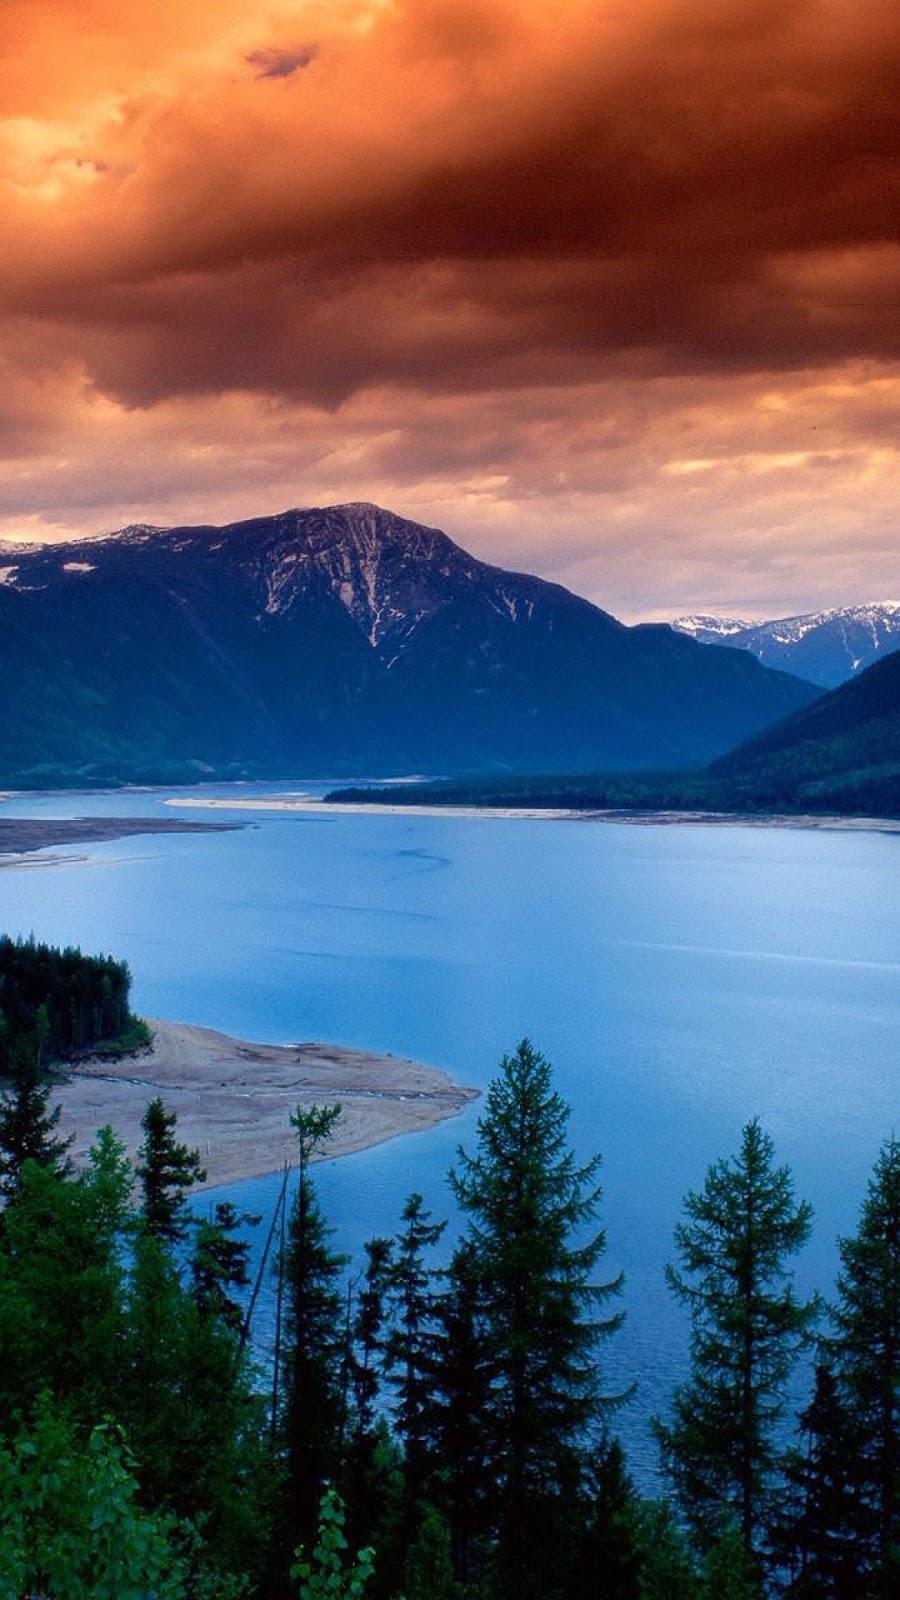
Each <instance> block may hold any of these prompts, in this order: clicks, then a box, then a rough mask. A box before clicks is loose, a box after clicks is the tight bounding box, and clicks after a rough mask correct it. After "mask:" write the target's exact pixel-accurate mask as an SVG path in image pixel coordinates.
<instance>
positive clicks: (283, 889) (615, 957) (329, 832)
mask: <svg viewBox="0 0 900 1600" xmlns="http://www.w3.org/2000/svg"><path fill="white" fill-rule="evenodd" d="M273 790H274V786H262V785H261V786H255V788H254V789H253V790H248V789H242V790H241V791H240V792H241V793H242V794H244V795H246V794H248V793H254V792H260V793H264V792H270V791H273ZM208 792H210V793H214V794H224V795H228V794H229V793H231V794H233V793H235V792H236V791H228V790H210V791H208ZM191 793H192V795H193V794H196V791H191ZM163 798H164V797H162V796H160V795H158V794H129V795H123V794H121V793H119V794H96V795H50V796H36V797H29V798H19V799H17V800H15V801H13V802H9V803H8V804H7V805H6V806H5V808H4V809H5V811H6V813H7V814H20V815H39V814H50V815H60V816H70V815H74V816H78V815H86V814H89V813H90V814H93V813H96V812H106V813H112V814H115V815H123V814H126V813H128V814H134V813H140V814H147V813H151V814H163V815H169V816H171V815H172V812H171V810H170V809H169V808H164V807H163V804H162V801H163ZM185 814H186V815H189V816H191V817H192V818H194V819H198V818H203V817H204V816H206V817H209V818H210V819H212V818H213V817H214V818H215V820H230V819H231V815H232V814H231V813H228V814H227V815H226V814H225V813H221V812H219V813H203V812H197V811H191V812H190V813H185ZM233 819H234V820H235V821H240V822H242V823H245V824H248V825H246V826H244V827H242V828H241V830H240V831H237V832H233V833H221V834H210V835H205V836H203V837H200V836H197V835H194V836H191V835H176V834H173V835H167V836H160V837H156V838H154V837H148V838H133V839H126V840H119V841H114V842H111V843H107V844H101V845H96V846H91V847H78V849H77V852H76V851H73V852H71V853H72V854H77V855H78V856H82V857H84V858H85V859H81V860H73V861H70V862H69V863H63V864H61V865H58V866H55V867H53V868H52V869H47V870H40V869H34V868H32V867H27V866H22V867H14V868H12V869H6V870H3V871H2V872H0V898H2V917H0V925H2V927H3V929H4V930H5V931H8V932H10V933H13V934H16V933H24V934H27V933H29V932H32V931H33V932H34V933H35V935H36V936H37V937H39V938H41V939H47V940H50V941H51V942H54V943H63V944H65V943H77V944H80V945H81V946H82V947H83V948H84V949H86V950H110V951H112V952H113V953H114V954H115V955H116V956H118V957H124V958H125V959H127V960H128V962H129V963H130V965H131V968H132V972H133V975H134V1004H135V1006H136V1008H137V1009H138V1010H139V1011H142V1012H144V1013H145V1014H148V1015H151V1016H153V1015H156V1016H166V1017H171V1018H174V1019H178V1020H184V1021H191V1022H197V1023H203V1024H206V1025H208V1026H212V1027H216V1028H221V1029H223V1030H224V1031H226V1032H229V1033H234V1034H237V1035H240V1036H243V1037H245V1038H250V1039H259V1040H269V1041H273V1042H291V1041H293V1040H298V1039H315V1038H318V1039H323V1040H332V1041H334V1042H336V1043H340V1044H348V1045H356V1046H360V1047H363V1048H370V1049H375V1050H390V1051H394V1052H396V1053H398V1054H404V1055H408V1056H412V1057H414V1058H417V1059H419V1060H422V1061H426V1062H431V1063H433V1064H435V1065H437V1066H441V1067H444V1068H446V1069H447V1070H448V1071H450V1072H451V1073H452V1074H453V1075H454V1076H455V1077H456V1078H457V1079H458V1080H459V1081H461V1082H464V1083H471V1084H475V1085H479V1086H484V1085H485V1084H486V1083H487V1082H488V1080H489V1078H490V1077H491V1074H492V1072H493V1069H494V1067H495V1065H496V1062H497V1060H498V1058H499V1057H500V1055H501V1054H502V1053H503V1052H504V1051H508V1050H511V1049H513V1048H514V1047H515V1045H516V1043H517V1042H518V1040H519V1039H520V1038H522V1036H523V1035H528V1036H529V1037H530V1038H531V1039H532V1040H533V1042H534V1043H535V1044H536V1045H537V1046H538V1047H539V1048H540V1049H541V1050H542V1051H543V1052H544V1053H545V1055H547V1056H549V1057H550V1059H551V1060H552V1061H553V1063H554V1066H555V1068H556V1079H557V1083H558V1087H559V1088H560V1090H561V1092H562V1093H563V1095H564V1096H565V1097H566V1099H567V1100H568V1102H569V1103H570V1105H571V1106H572V1107H573V1113H574V1114H573V1118H572V1124H571V1132H572V1140H573V1143H574V1145H575V1147H576V1149H577V1150H578V1152H579V1153H580V1154H582V1155H583V1156H584V1157H587V1156H589V1155H591V1154H592V1153H593V1152H594V1151H595V1150H598V1149H599V1150H600V1151H602V1154H603V1179H604V1204H603V1222H604V1225H605V1228H606V1233H607V1240H608V1251H607V1263H608V1268H609V1272H610V1274H613V1273H615V1272H616V1271H618V1270H619V1268H620V1267H623V1268H624V1270H625V1274H626V1280H627V1282H626V1290H625V1297H624V1304H625V1306H626V1308H627V1311H628V1320H627V1323H626V1327H625V1329H624V1330H623V1332H622V1333H621V1334H619V1335H617V1336H616V1338H615V1341H614V1342H613V1343H612V1344H610V1345H609V1346H608V1347H607V1354H606V1370H607V1372H608V1374H609V1380H610V1387H611V1388H616V1387H622V1386H626V1385H627V1384H628V1383H630V1382H631V1381H632V1380H633V1379H634V1378H635V1377H640V1384H639V1389H638V1394H637V1396H636V1398H635V1400H634V1401H633V1402H632V1403H631V1405H630V1406H629V1408H628V1409H627V1410H626V1411H625V1412H623V1414H622V1417H621V1429H622V1432H623V1435H624V1436H625V1437H626V1439H627V1442H628V1444H629V1447H630V1450H631V1454H632V1460H633V1464H634V1465H635V1466H636V1467H637V1469H638V1471H639V1473H640V1474H641V1475H646V1474H647V1472H648V1471H649V1470H650V1466H651V1464H652V1459H653V1452H652V1446H650V1445H648V1444H647V1442H646V1438H645V1434H644V1431H643V1430H644V1423H645V1419H646V1417H647V1416H648V1415H649V1414H650V1413H651V1412H652V1411H653V1410H658V1409H660V1408H664V1406H665V1403H666V1396H667V1394H668V1392H669V1389H670V1387H671V1383H672V1382H673V1381H674V1380H675V1379H676V1378H677V1377H678V1375H679V1374H680V1372H681V1371H682V1370H683V1363H684V1351H685V1345H686V1330H685V1327H684V1323H683V1317H682V1314H681V1312H680V1311H679V1310H678V1309H677V1308H675V1307H673V1306H671V1305H670V1304H669V1302H668V1298H667V1295H666V1290H665V1287H664V1284H663V1278H662V1267H663V1263H664V1262H665V1260H667V1259H671V1254H672V1252H671V1235H672V1229H673V1227H674V1224H675V1222H676V1221H677V1220H678V1217H679V1212H680V1205H681V1200H682V1197H683V1195H684V1193H685V1191H686V1190H687V1189H688V1188H690V1187H697V1186H699V1185H700V1184H701V1183H702V1181H703V1176H704V1173H705V1169H706V1167H707V1165H708V1164H709V1163H710V1162H711V1161H713V1160H715V1159H717V1158H719V1157H720V1156H726V1155H730V1154H732V1153H733V1152H734V1151H735V1149H736V1148H737V1145H738V1142H739V1138H740V1130H741V1127H742V1125H743V1124H744V1122H746V1121H747V1119H748V1118H750V1117H751V1116H754V1115H759V1116H760V1117H761V1118H762V1120H763V1123H764V1125H765V1127H766V1128H767V1130H768V1131H769V1132H770V1133H771V1135H772V1137H773V1138H774V1140H775V1143H776V1148H777V1152H778V1155H779V1158H780V1159H782V1160H783V1161H785V1162H787V1163H789V1164H790V1165H791V1167H792V1169H793V1172H794V1176H795V1181H796V1186H797V1190H798V1193H799V1194H801V1195H802V1196H804V1197H805V1198H808V1199H809V1200H811V1202H812V1203H813V1205H814V1207H815V1211H816V1224H815V1234H814V1239H813V1242H812V1244H811V1246H810V1247H809V1248H808V1250H807V1251H806V1252H805V1254H804V1256H803V1258H802V1260H801V1262H800V1263H799V1266H798V1279H799V1281H800V1282H801V1284H802V1286H803V1287H804V1288H812V1287H818V1288H821V1289H823V1290H825V1291H826V1292H827V1291H828V1289H829V1287H830V1284H831V1280H832V1275H833V1269H834V1259H835V1252H834V1238H835V1235H836V1233H838V1232H839V1231H840V1232H849V1231H852V1229H853V1228H854V1226H855V1219H856V1215H857V1211H858V1206H859V1203H860V1200H861V1197H862V1193H863V1190H864V1187H865V1183H866V1178H867V1174H868V1172H869V1170H870V1168H871V1165H872V1163H873V1161H874V1159H875V1156H876V1154H877V1151H878V1147H879V1144H880V1142H881V1140H882V1139H883V1138H884V1137H886V1136H887V1135H888V1134H889V1133H890V1132H891V1131H892V1129H896V1127H897V1125H898V1122H900V982H898V979H900V938H898V934H900V872H898V860H900V857H898V851H900V837H891V836H886V835H879V834H877V833H863V834H851V833H840V832H813V831H804V830H799V829H779V828H749V827H740V826H734V827H719V826H716V827H704V826H683V827H666V826H628V825H605V824H602V825H601V824H592V823H585V822H581V823H577V822H576V823H571V822H549V821H543V822H527V821H521V820H519V821H516V820H512V821H497V820H493V819H484V818H478V819H471V818H455V817H452V816H438V817H410V816H399V817H384V816H358V815H357V816H338V815H324V816H322V815H308V816H303V817H298V816H284V815H278V814H275V813H256V814H248V813H234V814H233ZM66 853H67V852H64V851H56V852H54V854H56V855H65V854H66ZM477 1115H478V1108H477V1107H475V1108H474V1109H473V1110H471V1111H468V1112H467V1113H465V1115H464V1116H463V1117H461V1118H459V1119H457V1120H455V1121H454V1122H451V1123H449V1124H445V1125H444V1126H443V1127H441V1128H439V1129H437V1130H435V1131H433V1132H430V1133H426V1134H422V1135H416V1136H414V1137H412V1138H407V1139H404V1140H402V1141H396V1142H394V1143H392V1144H390V1145H386V1146H382V1147H380V1148H378V1149H376V1150H373V1151H368V1152H365V1153H363V1154H362V1155H360V1156H356V1157H352V1158H349V1159H346V1160H343V1161H339V1162H332V1163H328V1164H327V1165H325V1166H323V1167H321V1168H320V1169H319V1173H320V1178H319V1182H320V1186H321V1193H322V1197H323V1200H324V1202H325V1205H326V1207H327V1208H328V1210H329V1212H330V1214H331V1216H332V1218H333V1219H334V1221H335V1223H336V1224H337V1228H338V1233H337V1238H336V1241H335V1242H336V1244H337V1245H338V1246H339V1247H341V1248H344V1249H347V1250H350V1251H353V1250H357V1249H359V1247H360V1245H361V1243H362V1240H363V1238H365V1237H368V1236H369V1235H370V1234H373V1233H376V1232H392V1231H394V1228H395V1226H396V1221H397V1216H398V1213H399V1209H400V1206H401V1204H402V1201H403V1198H404V1197H405V1196H406V1194H408V1193H409V1192H410V1191H411V1190H412V1189H414V1188H418V1189H421V1190H422V1191H423V1193H425V1195H426V1197H427V1198H428V1199H429V1200H430V1202H431V1204H432V1205H433V1206H434V1208H435V1210H436V1211H438V1212H440V1213H441V1214H446V1212H447V1211H448V1210H449V1200H448V1197H447V1192H446V1188H445V1185H444V1178H443V1175H444V1173H445V1172H446V1169H447V1167H448V1166H449V1164H450V1163H451V1162H452V1160H453V1156H454V1152H455V1149H456V1145H457V1143H458V1142H459V1141H460V1140H462V1141H463V1142H464V1143H467V1144H471V1142H472V1138H473V1133H474V1127H475V1122H476V1119H477ZM274 1191H275V1185H274V1184H273V1182H271V1181H269V1182H265V1183H261V1184H254V1185H244V1186H241V1193H240V1194H237V1195H235V1196H234V1197H235V1198H236V1199H238V1200H239V1201H241V1202H243V1203H244V1204H245V1205H248V1206H249V1207H250V1208H251V1209H257V1210H264V1209H265V1208H266V1207H267V1206H270V1205H271V1203H272V1201H273V1199H274Z"/></svg>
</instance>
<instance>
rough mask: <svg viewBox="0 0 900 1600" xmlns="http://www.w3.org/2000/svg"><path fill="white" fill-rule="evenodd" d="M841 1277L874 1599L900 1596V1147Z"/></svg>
mask: <svg viewBox="0 0 900 1600" xmlns="http://www.w3.org/2000/svg"><path fill="white" fill-rule="evenodd" d="M840 1255H841V1265H842V1271H841V1273H840V1276H839V1278H838V1301H837V1306H836V1308H835V1310H834V1312H833V1321H834V1325H835V1336H834V1338H833V1339H832V1340H831V1341H829V1344H830V1349H831V1352H832V1357H833V1360H834V1362H835V1367H836V1372H837V1376H838V1382H839V1386H840V1390H841V1393H842V1395H843V1397H844V1399H845V1404H846V1406H847V1408H848V1409H849V1411H850V1413H851V1414H852V1416H853V1419H854V1424H855V1427H856V1428H857V1429H858V1432H859V1446H858V1454H857V1459H856V1462H855V1470H854V1474H853V1476H854V1487H855V1490H856V1500H857V1504H858V1507H859V1511H860V1513H861V1523H860V1526H859V1529H858V1534H857V1539H858V1548H859V1549H860V1550H861V1551H864V1552H865V1557H866V1561H867V1565H868V1566H869V1568H870V1571H871V1573H872V1578H871V1580H870V1582H871V1586H872V1588H873V1592H874V1593H875V1594H876V1595H879V1596H881V1595H884V1596H893V1595H896V1594H897V1593H898V1592H900V1144H898V1143H897V1142H896V1140H894V1139H893V1138H891V1139H889V1140H888V1142H887V1143H886V1144H885V1145H884V1146H883V1148H882V1150H881V1152H880V1154H879V1157H878V1160H877V1162H876V1164H875V1169H874V1172H873V1174H872V1178H871V1180H870V1182H869V1187H868V1192H867V1195H866V1199H865V1201H864V1204H863V1207H862V1213H861V1216H860V1222H859V1228H858V1231H857V1233H856V1234H855V1236H854V1237H852V1238H849V1239H842V1240H841V1241H840Z"/></svg>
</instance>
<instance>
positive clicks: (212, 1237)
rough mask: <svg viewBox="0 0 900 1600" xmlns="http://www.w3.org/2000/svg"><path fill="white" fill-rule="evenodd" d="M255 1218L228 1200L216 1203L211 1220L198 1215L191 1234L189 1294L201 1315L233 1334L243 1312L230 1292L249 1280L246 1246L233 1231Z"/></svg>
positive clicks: (253, 1221)
mask: <svg viewBox="0 0 900 1600" xmlns="http://www.w3.org/2000/svg"><path fill="white" fill-rule="evenodd" d="M258 1222H259V1217H251V1216H250V1215H249V1214H248V1213H246V1212H245V1213H244V1214H243V1215H241V1213H239V1212H238V1211H237V1210H236V1208H235V1207H234V1206H233V1205H232V1204H231V1201H230V1200H220V1201H218V1203H217V1204H216V1207H215V1210H214V1212H213V1217H212V1220H211V1221H210V1220H209V1219H207V1218H202V1219H201V1220H200V1221H199V1222H198V1224H197V1229H196V1233H195V1235H194V1252H193V1256H192V1259H191V1294H192V1296H193V1299H194V1302H195V1304H196V1306H197V1308H198V1310H199V1312H200V1315H201V1317H203V1318H204V1319H205V1318H208V1317H219V1318H221V1320H222V1321H223V1323H224V1324H225V1326H226V1327H228V1328H230V1329H231V1331H232V1332H233V1333H240V1330H241V1323H242V1320H243V1311H242V1308H241V1304H240V1301H238V1300H236V1299H235V1298H234V1293H233V1291H234V1290H236V1289H245V1288H246V1287H247V1284H248V1282H249V1278H248V1271H247V1260H248V1257H249V1254H250V1246H249V1244H248V1243H247V1241H246V1239H237V1238H235V1234H236V1233H237V1230H238V1228H240V1227H241V1225H242V1224H243V1223H251V1224H254V1225H255V1224H256V1223H258Z"/></svg>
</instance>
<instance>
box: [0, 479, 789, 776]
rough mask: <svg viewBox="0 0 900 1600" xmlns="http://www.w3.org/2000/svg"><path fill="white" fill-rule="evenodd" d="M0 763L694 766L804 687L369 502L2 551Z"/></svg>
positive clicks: (48, 766)
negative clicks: (506, 566)
mask: <svg viewBox="0 0 900 1600" xmlns="http://www.w3.org/2000/svg"><path fill="white" fill-rule="evenodd" d="M0 580H2V581H0V672H2V675H3V681H4V682H5V683H6V684H7V686H8V693H7V698H6V705H5V709H4V717H3V721H2V726H0V781H2V782H3V783H4V784H6V785H8V786H11V787H12V786H18V787H32V786H38V785H47V786H59V785H60V784H65V783H107V782H119V781H142V782H154V781H158V782H172V781H187V780H193V779H196V778H201V777H238V776H251V777H253V776H255V777H264V776H272V777H281V776H288V775H297V776H301V775H304V774H305V775H311V774H314V773H333V774H335V775H340V774H342V773H354V774H355V773H360V772H371V773H373V774H383V775H387V774H391V773H409V772H415V771H420V772H421V771H426V772H460V771H465V770H479V769H480V770H495V771H500V770H514V771H524V770H537V769H542V770H570V771H584V770H589V769H593V770H597V769H598V768H600V767H605V768H611V767H615V768H641V767H644V768H646V767H651V766H654V767H658V766H661V765H665V766H680V765H683V764H688V763H698V762H705V761H709V760H711V759H713V758H714V757H716V756H717V755H719V754H721V753H722V752H724V751H725V750H727V749H728V748H729V747H730V746H732V745H734V743H735V742H736V741H737V740H739V739H746V738H748V737H750V736H751V735H752V734H754V733H756V732H758V731H759V730H761V729H762V728H764V727H765V726H767V725H768V724H770V723H772V722H773V721H774V720H776V719H778V718H781V717H784V716H786V715H788V714H790V713H791V712H794V711H796V710H799V709H800V708H802V707H803V706H805V705H807V704H808V703H809V702H810V701H811V700H812V699H814V698H815V695H816V690H815V688H814V687H813V686H812V685H810V684H808V683H805V682H802V681H801V680H799V679H798V678H796V677H793V676H789V675H787V674H785V673H781V672H773V671H771V670H768V669H767V668H765V667H763V666H762V665H761V664H760V663H759V662H757V661H756V660H755V659H754V658H753V656H752V655H751V654H750V653H749V652H747V651H743V650H733V649H721V648H715V647H710V646H707V645H702V644H699V643H698V642H697V641H696V640H694V639H691V638H688V637H687V636H685V635H684V634H680V633H678V632H675V631H673V630H672V629H671V628H669V627H667V626H664V625H642V626H637V627H626V626H625V625H624V624H622V623H620V622H618V621H616V619H615V618H614V617H612V616H610V615H608V614H607V613H606V612H604V611H602V610H600V609H599V608H598V607H597V606H595V605H592V604H591V603H590V602H588V601H587V600H584V599H581V598H579V597H578V596H577V595H574V594H571V593H570V592H569V591H568V590H566V589H564V588H562V587H560V586H559V585H558V584H553V583H548V582H545V581H543V580H542V579H539V578H535V577H530V576H527V575H524V574H520V573H512V572H507V571H504V570H502V569H501V568H498V567H494V566H490V565H488V564H486V563H485V562H482V561H478V560H476V559H475V558H474V557H473V556H471V555H469V554H468V553H467V552H466V551H464V550H463V549H461V548H460V547H459V546H458V545H456V544H454V543H453V541H452V540H450V539H449V538H448V537H447V536H446V534H444V533H442V532H440V531H439V530H437V529H433V528H426V527H422V526H420V525H419V524H417V523H414V522H410V521H407V520H405V519H404V518H401V517H398V516H395V515H393V514H392V513H391V512H389V511H384V510H381V509H380V508H378V507H376V506H372V505H367V504H351V505H341V506H330V507H326V508H321V509H308V510H292V511H288V512H285V513H283V514H282V515H280V516H274V517H260V518H255V519H252V520H250V521H244V522H238V523H233V524H230V525H228V526H226V527H221V528H216V527H205V526H204V527H180V528H172V529H160V528H155V527H148V526H145V525H137V526H132V527H129V528H125V529H122V530H121V531H120V532H118V533H116V534H113V535H110V536H108V537H106V538H104V539H99V540H97V539H92V540H89V541H87V540H86V541H81V542H79V543H71V544H57V545H52V546H41V547H31V548H24V547H22V546H18V545H17V546H9V545H7V546H6V547H5V548H4V549H3V550H2V551H0Z"/></svg>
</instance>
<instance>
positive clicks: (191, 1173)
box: [137, 1095, 206, 1244]
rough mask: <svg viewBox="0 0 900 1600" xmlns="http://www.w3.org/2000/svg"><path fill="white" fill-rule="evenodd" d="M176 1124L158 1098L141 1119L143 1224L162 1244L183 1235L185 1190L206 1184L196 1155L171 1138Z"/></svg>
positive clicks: (173, 1116) (204, 1174) (176, 1239)
mask: <svg viewBox="0 0 900 1600" xmlns="http://www.w3.org/2000/svg"><path fill="white" fill-rule="evenodd" d="M177 1121H178V1118H177V1116H176V1113H175V1112H174V1111H167V1110H166V1108H165V1106H164V1105H163V1102H162V1100H161V1099H160V1098H159V1096H158V1095H157V1097H156V1098H155V1099H154V1100H151V1101H150V1104H149V1105H148V1107H147V1109H146V1111H145V1112H144V1115H143V1117H142V1118H141V1127H142V1128H143V1130H144V1141H143V1144H142V1145H141V1148H140V1152H139V1153H140V1157H141V1159H140V1161H139V1163H138V1167H137V1175H138V1179H139V1181H140V1185H141V1189H142V1192H143V1197H144V1201H143V1213H144V1224H145V1226H146V1228H147V1232H148V1233H149V1234H150V1235H151V1236H152V1237H153V1238H154V1239H158V1240H159V1241H160V1242H162V1243H166V1244H175V1243H177V1242H178V1241H179V1240H180V1239H183V1238H184V1236H185V1233H186V1232H187V1222H186V1212H187V1202H186V1200H185V1191H186V1190H187V1189H190V1188H192V1187H193V1185H194V1184H195V1183H205V1182H206V1172H205V1170H204V1168H203V1167H202V1165H201V1162H200V1152H199V1151H198V1150H190V1149H188V1146H187V1145H186V1144H179V1143H178V1140H177V1139H176V1138H175V1128H176V1124H177Z"/></svg>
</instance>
